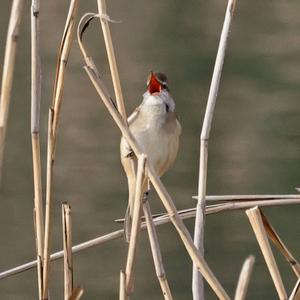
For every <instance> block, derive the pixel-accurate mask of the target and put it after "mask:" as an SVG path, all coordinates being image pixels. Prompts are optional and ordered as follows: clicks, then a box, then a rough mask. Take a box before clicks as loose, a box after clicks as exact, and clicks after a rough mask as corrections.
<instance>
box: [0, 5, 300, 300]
mask: <svg viewBox="0 0 300 300" xmlns="http://www.w3.org/2000/svg"><path fill="white" fill-rule="evenodd" d="M67 2H68V1H64V2H62V1H57V0H52V1H42V4H41V31H42V39H41V42H42V63H43V91H42V94H43V99H42V101H43V104H42V112H41V138H42V151H43V172H44V173H43V174H44V178H43V180H44V181H45V153H46V132H47V113H48V107H49V105H50V103H51V97H52V87H53V78H54V72H55V62H56V53H57V49H58V46H59V43H60V38H61V35H62V31H63V26H64V19H65V16H66V13H67V6H68V3H67ZM94 2H96V1H94ZM94 2H93V3H91V1H82V4H81V9H80V14H81V15H82V14H83V13H84V12H86V11H96V4H95V3H94ZM10 4H11V1H8V0H4V1H1V4H0V8H1V10H0V25H1V27H0V28H1V30H0V41H1V42H0V57H1V59H0V63H1V64H2V57H3V54H4V46H5V38H6V29H7V23H8V18H9V12H10ZM108 4H109V5H108V7H109V12H110V15H111V17H112V18H113V19H117V20H122V23H121V24H112V25H111V28H112V34H113V39H114V42H115V48H116V55H117V59H118V64H119V69H120V77H121V80H122V86H123V91H124V96H125V99H126V105H127V110H128V112H130V111H132V109H133V108H134V107H135V106H137V105H138V104H139V102H140V100H141V95H142V93H143V92H144V89H145V80H146V77H147V75H148V73H149V71H150V70H161V71H164V72H166V73H167V74H168V75H169V78H170V86H171V91H172V94H173V96H174V98H175V100H176V103H177V112H178V115H179V116H180V120H181V123H182V125H183V135H182V140H181V147H180V152H179V155H178V159H177V162H176V164H175V166H174V167H173V169H172V171H170V172H169V173H168V174H167V175H166V176H165V177H164V178H163V181H164V183H165V184H166V186H167V188H168V190H169V191H170V194H171V195H172V196H173V197H174V199H175V202H176V205H177V207H178V208H187V207H191V206H193V205H194V204H195V203H194V200H192V198H191V197H192V195H195V194H196V191H197V173H198V156H199V132H200V130H201V124H202V119H203V114H204V109H205V105H206V99H207V95H208V89H209V84H210V79H211V74H212V70H213V64H214V59H215V55H216V50H217V45H218V41H219V34H220V30H221V26H222V22H223V16H224V11H225V2H224V1H223V2H221V1H216V0H212V1H171V0H169V1H151V2H144V1H136V0H132V1H116V0H113V1H109V3H108ZM29 8H30V7H29V4H28V3H27V4H26V5H25V15H24V19H23V22H22V30H21V36H20V44H19V51H18V54H17V68H16V73H15V80H14V86H13V94H12V106H11V111H10V118H9V128H8V132H7V137H8V139H7V146H6V153H5V154H6V155H5V166H4V180H3V186H2V190H1V192H0V197H1V205H2V206H1V207H2V209H1V211H0V220H1V226H0V237H1V241H2V242H1V246H0V257H1V258H0V270H1V271H2V270H5V269H8V268H10V267H14V266H16V265H18V264H22V263H25V262H27V261H29V260H32V259H33V258H34V255H35V244H34V239H33V222H32V208H33V186H32V162H31V142H30V68H29V67H30V19H29ZM299 11H300V3H299V1H296V0H292V1H289V2H282V1H275V2H274V1H273V2H270V1H258V2H249V1H248V2H246V1H241V2H238V3H237V9H236V15H235V17H234V21H233V26H232V31H231V37H230V42H229V47H228V52H227V57H226V61H225V65H224V72H223V77H222V82H221V88H220V92H219V98H218V103H217V106H216V114H215V119H214V124H213V128H212V135H211V141H210V146H209V170H208V192H209V194H240V193H243V194H247V193H250V194H251V193H294V192H295V191H294V187H296V186H299V184H300V183H299V177H300V169H299V163H300V156H299V148H300V129H299V125H300V121H299V117H298V116H299V113H300V105H299V99H300V85H299V78H300V72H299V70H300V60H299V50H300V37H299V36H300V35H299V28H300V13H299ZM99 30H100V27H99V24H98V23H97V22H95V23H94V24H93V25H92V26H91V28H90V29H89V33H88V34H87V36H86V39H87V40H88V44H89V48H90V49H91V52H92V53H93V55H94V56H95V57H96V62H97V64H98V66H99V69H100V71H101V73H102V74H103V76H104V79H105V81H106V82H107V83H108V84H109V82H110V75H109V68H108V64H107V61H106V54H105V51H104V48H103V40H102V35H101V33H99ZM82 66H83V60H82V57H81V54H80V52H79V49H78V45H77V42H75V43H74V46H73V48H72V51H71V56H70V61H69V64H68V73H67V78H66V85H65V93H64V103H63V107H62V115H61V122H60V126H59V136H58V144H57V158H56V162H55V176H54V203H55V204H54V211H53V216H54V234H53V245H52V246H53V247H52V248H53V250H58V249H61V247H62V239H61V217H60V203H61V202H62V201H70V202H71V204H72V212H73V231H74V236H73V241H74V244H77V243H79V242H82V241H85V240H88V239H90V238H94V237H96V236H99V235H101V234H104V233H108V232H110V231H113V230H116V229H118V228H120V226H119V225H117V224H115V223H114V222H113V220H114V219H116V218H119V217H122V216H123V215H124V211H125V207H126V198H127V186H126V179H125V176H124V174H123V171H122V168H121V165H120V162H119V153H118V151H119V149H118V147H119V139H120V134H119V132H118V130H117V128H116V126H115V125H114V123H113V122H112V120H111V118H110V117H109V116H108V114H107V112H106V111H105V108H104V106H103V105H102V103H101V102H100V101H99V100H98V98H97V95H96V92H95V91H94V89H93V88H92V85H91V83H90V82H89V80H88V78H87V76H86V74H85V73H84V71H83V69H82ZM1 67H2V65H1ZM109 86H110V88H111V85H109ZM151 197H152V200H151V205H152V207H153V211H161V210H162V206H161V205H160V204H159V202H158V200H157V198H156V197H155V195H154V194H153V195H152V196H151ZM264 211H265V213H266V215H267V216H268V217H269V219H270V221H271V222H272V224H273V225H274V227H275V228H276V229H277V230H278V232H279V234H280V235H281V236H282V238H283V240H284V241H285V242H286V243H287V245H288V246H289V248H290V250H291V251H292V252H293V253H294V254H295V255H296V257H297V254H298V251H299V236H300V230H299V228H300V220H299V217H298V215H299V211H300V210H299V208H298V207H296V206H293V207H284V208H283V207H282V208H272V209H265V210H264ZM186 224H187V225H188V227H189V229H190V230H191V232H192V228H193V227H192V225H193V221H187V222H186ZM158 234H159V238H160V242H161V247H162V252H163V258H164V262H165V268H166V272H167V275H168V279H169V282H170V287H171V290H172V292H173V295H174V298H175V299H191V295H192V294H191V261H190V259H189V257H188V255H187V254H186V251H185V249H184V247H183V246H182V245H181V244H180V242H179V239H178V236H177V234H176V232H175V230H174V228H173V227H172V226H171V225H165V226H163V227H160V228H159V230H158ZM205 234H206V236H205V245H206V246H205V248H206V258H207V261H208V263H209V265H210V266H211V268H212V269H213V271H214V272H215V274H216V275H217V277H218V278H219V279H220V281H221V282H222V284H223V285H224V287H225V289H226V290H227V291H228V293H229V294H230V295H233V293H234V290H235V286H236V282H237V278H238V274H239V271H240V268H241V265H242V262H243V260H244V259H245V258H246V257H247V256H248V255H249V254H251V253H253V254H255V256H256V264H255V268H254V272H253V277H252V280H251V283H250V287H249V299H275V298H276V297H277V296H276V292H275V289H274V286H273V283H272V280H271V278H270V275H269V273H268V270H267V268H266V266H265V264H264V261H263V258H262V256H261V253H260V250H259V248H258V246H257V243H256V240H255V237H254V235H253V232H252V230H251V228H250V226H249V223H248V220H247V218H246V216H245V214H244V212H233V213H224V214H219V215H215V216H209V217H208V218H207V223H206V233H205ZM274 252H275V254H276V251H274ZM125 253H126V245H125V243H124V242H123V241H122V240H118V241H114V242H110V243H107V244H105V245H102V246H99V247H95V248H93V249H90V250H87V251H85V252H84V253H81V254H76V255H75V256H74V264H75V265H74V269H75V282H76V284H80V285H82V286H83V287H84V289H85V296H84V297H83V299H117V297H118V287H119V270H120V268H121V266H122V267H123V265H124V260H125ZM276 258H277V260H278V264H279V267H280V270H281V272H282V276H283V278H284V283H285V285H286V288H287V290H288V292H290V291H291V289H292V287H293V285H294V284H295V281H296V278H295V276H294V275H293V273H292V272H291V270H290V269H289V267H288V266H287V264H286V263H285V261H284V259H283V258H282V257H280V256H277V255H276ZM51 275H52V279H51V296H52V299H61V298H62V291H63V290H62V288H63V287H62V281H63V280H62V279H63V275H62V262H56V263H54V264H53V266H52V273H51ZM36 291H37V289H36V273H35V270H31V271H28V272H26V273H23V274H19V275H16V276H14V277H12V278H8V279H4V280H2V281H0V299H13V300H15V299H34V298H37V292H36ZM206 294H207V299H215V296H214V295H213V293H212V292H211V290H210V288H209V287H208V286H207V288H206ZM132 299H145V300H146V299H162V296H161V294H160V289H159V285H158V283H157V279H156V277H155V273H154V269H153V265H152V259H151V254H150V252H149V247H148V240H147V237H146V235H145V234H143V235H142V238H141V242H140V248H139V258H138V265H137V279H136V292H135V294H134V296H133V297H132Z"/></svg>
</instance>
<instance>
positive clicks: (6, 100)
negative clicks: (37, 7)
mask: <svg viewBox="0 0 300 300" xmlns="http://www.w3.org/2000/svg"><path fill="white" fill-rule="evenodd" d="M23 5H24V0H14V1H13V2H12V7H11V13H10V18H9V24H8V30H7V37H6V46H5V54H4V62H3V70H2V82H1V93H0V183H1V181H2V169H3V159H4V147H5V137H6V128H7V121H8V113H9V105H10V98H11V88H12V82H13V73H14V68H15V57H16V51H17V43H18V40H19V29H20V23H21V17H22V11H23Z"/></svg>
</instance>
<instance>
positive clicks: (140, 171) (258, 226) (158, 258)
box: [0, 0, 300, 300]
mask: <svg viewBox="0 0 300 300" xmlns="http://www.w3.org/2000/svg"><path fill="white" fill-rule="evenodd" d="M96 3H97V8H98V12H97V13H86V14H85V15H83V17H82V18H81V20H80V21H79V23H78V26H77V39H78V44H79V48H80V50H81V53H82V56H83V60H84V63H85V65H84V70H85V72H86V74H87V76H88V78H89V79H90V81H91V83H92V86H93V87H94V88H95V90H96V92H97V93H98V95H99V98H100V100H101V103H102V104H104V106H105V108H106V109H107V112H108V113H109V114H110V116H111V117H112V119H113V121H114V123H115V124H116V125H117V127H118V128H119V130H120V132H121V134H122V136H123V137H124V138H125V139H126V140H127V142H128V143H129V145H130V147H131V148H132V149H133V151H134V153H135V155H136V157H137V159H138V166H137V170H136V180H135V199H134V210H133V218H132V227H131V232H130V239H129V244H128V249H127V259H126V264H125V270H122V268H120V269H121V270H120V285H119V299H120V300H125V299H126V300H129V299H130V297H131V295H132V294H133V293H134V281H135V264H136V260H137V259H138V257H139V255H138V254H139V252H138V243H139V235H140V234H141V231H144V230H147V233H148V237H149V247H150V249H151V253H152V257H153V266H154V268H155V272H156V276H157V279H158V282H159V284H160V287H161V294H162V296H163V298H164V299H166V300H171V299H173V293H172V290H171V286H170V285H169V282H168V280H167V275H166V272H165V268H164V264H163V258H162V251H161V247H160V244H159V238H158V235H157V231H156V227H157V226H160V225H163V224H166V223H170V222H171V223H172V224H173V226H174V227H175V229H176V230H177V233H178V235H179V237H180V239H181V242H182V244H183V245H184V246H185V248H186V251H187V253H188V255H189V256H190V258H191V260H192V263H193V279H192V290H193V299H194V300H204V299H205V292H204V282H203V278H204V279H205V280H206V281H207V283H208V284H209V286H210V287H211V288H212V290H213V291H214V293H215V294H216V296H217V298H218V299H224V300H228V299H232V298H233V297H230V296H229V294H228V293H227V292H226V290H225V289H224V287H223V286H222V284H221V283H220V281H219V280H218V279H217V277H216V276H215V274H214V273H213V271H212V270H211V268H210V267H209V265H208V263H207V262H206V260H205V259H204V248H205V247H204V229H205V226H204V225H205V218H206V215H212V214H219V213H227V212H231V211H235V210H245V212H246V215H247V216H248V219H249V221H250V224H251V226H252V229H253V232H254V234H255V236H256V238H257V242H258V245H259V247H260V249H261V251H262V254H263V257H264V259H265V262H266V265H267V267H268V270H269V272H270V275H271V278H272V280H273V282H274V286H275V289H276V291H277V293H278V297H279V299H288V293H287V291H286V289H285V287H284V284H283V280H282V277H281V274H280V270H279V268H278V265H277V263H276V260H275V258H274V255H273V252H272V249H271V246H270V241H271V242H272V243H273V244H274V245H275V247H276V248H277V249H278V251H279V252H280V253H281V254H282V255H283V256H284V258H285V259H286V261H287V262H288V264H289V266H290V267H291V269H292V270H293V272H294V273H295V275H296V279H297V282H296V283H295V286H294V289H293V291H292V293H291V294H290V296H289V299H290V300H292V299H298V298H299V294H300V292H299V290H300V288H299V286H300V283H299V282H300V281H299V278H300V264H299V262H298V261H297V259H296V258H295V256H293V254H292V253H291V252H290V250H289V249H288V247H287V246H286V245H285V244H284V242H283V240H282V239H281V238H280V237H279V235H278V233H277V232H276V231H275V229H274V228H273V227H272V225H271V223H270V222H269V220H268V218H267V217H266V215H265V214H264V213H263V212H262V210H261V208H262V207H270V206H283V205H296V204H300V196H299V195H297V194H296V195H295V194H291V195H289V194H287V195H207V192H206V186H207V162H208V143H209V138H210V130H211V127H212V122H213V115H214V110H215V105H216V101H217V94H218V90H219V85H220V80H221V75H222V67H223V63H224V58H225V52H226V47H227V43H228V37H229V32H230V26H231V23H232V19H233V13H234V10H235V5H236V1H235V0H228V3H227V8H226V12H225V19H224V24H223V29H222V32H221V36H220V42H219V47H218V52H217V56H216V61H215V67H214V71H213V76H212V81H211V86H210V90H209V95H208V101H207V107H206V111H205V116H204V121H203V126H202V131H201V134H200V157H199V160H200V165H199V178H198V195H197V196H194V198H195V199H196V200H197V205H196V207H192V208H189V209H184V210H180V211H178V210H177V208H176V206H175V204H174V201H173V198H172V197H171V196H170V194H169V192H168V191H167V189H166V188H165V186H164V185H163V184H162V182H161V180H160V178H159V177H158V176H157V174H156V172H155V169H154V168H153V166H152V164H151V161H148V160H147V156H146V154H145V153H143V151H142V149H141V147H140V145H139V144H138V143H137V142H136V140H135V138H134V136H133V135H132V133H131V131H130V130H129V128H128V124H127V114H126V106H125V100H124V97H123V93H122V88H121V82H120V76H119V73H118V67H117V60H116V55H115V51H114V46H113V40H112V36H111V32H110V27H109V23H110V22H113V21H112V20H111V18H110V16H109V14H108V11H107V6H106V2H105V0H97V1H96ZM22 7H23V1H21V0H14V1H13V5H12V11H11V18H10V23H9V29H8V34H7V42H6V50H5V59H4V66H3V76H2V86H1V98H0V99H1V102H0V180H1V170H2V165H3V153H4V145H5V143H4V142H5V133H6V127H7V119H8V110H9V103H10V92H11V87H12V79H13V70H14V60H15V53H16V46H17V37H18V33H19V27H20V20H21V16H22ZM78 7H79V1H78V0H71V1H70V4H69V11H68V15H67V18H66V22H65V28H64V32H63V35H62V41H61V45H60V48H59V51H58V61H57V66H56V75H55V79H54V90H53V101H52V105H51V107H50V108H49V116H48V136H47V143H48V144H47V161H46V166H47V170H46V192H45V196H44V198H45V209H44V210H43V194H42V190H43V189H42V172H41V151H40V126H39V122H40V106H41V84H42V77H41V59H40V56H41V53H40V26H39V14H40V1H39V0H32V4H31V73H32V77H31V138H32V161H33V184H34V205H33V206H34V207H33V208H34V209H33V211H34V228H35V232H34V233H35V239H36V260H33V261H31V262H28V263H26V264H23V265H20V266H18V267H15V268H12V269H9V270H6V271H3V272H1V273H0V279H4V278H7V277H9V276H12V275H15V274H18V273H21V272H24V271H26V270H29V269H32V268H35V267H37V280H38V285H37V286H38V297H39V299H43V300H46V299H49V295H50V292H49V282H50V278H51V273H50V262H51V261H54V260H58V259H60V258H63V261H64V299H70V300H72V299H73V300H75V299H80V298H81V297H82V295H83V288H82V287H76V288H74V284H73V281H74V279H73V278H74V270H73V254H74V253H78V252H81V251H84V250H86V249H89V248H91V247H94V246H97V245H98V246H99V245H102V244H104V243H107V242H109V241H112V240H115V239H119V238H122V237H123V234H124V230H123V229H120V230H116V231H114V232H110V233H108V234H105V235H102V236H99V237H97V238H95V239H92V240H89V241H86V242H83V243H81V244H78V245H75V246H72V230H73V229H72V222H71V207H70V205H69V204H67V203H63V204H62V240H63V250H62V251H58V252H56V253H53V254H50V252H51V235H52V234H51V231H52V227H53V224H52V208H53V199H52V198H53V196H52V191H53V176H54V175H53V174H54V173H53V170H54V165H55V152H56V147H57V132H58V124H59V120H60V111H61V106H62V102H63V90H64V82H65V76H66V67H67V62H68V59H69V53H70V50H71V47H72V44H73V37H74V32H75V28H76V25H77V23H76V16H77V12H78ZM95 18H98V19H99V20H100V24H101V29H102V34H103V37H104V44H105V49H106V52H107V58H108V62H109V67H110V72H111V77H112V84H113V88H114V95H115V97H114V98H115V101H114V98H113V97H112V96H111V95H110V94H109V92H108V89H107V88H106V86H105V85H104V83H103V82H102V80H101V77H100V72H99V71H98V69H97V67H96V65H95V63H94V61H93V58H92V57H91V55H90V54H89V52H88V50H87V48H86V46H85V42H84V40H83V37H84V33H85V31H86V30H87V28H88V26H89V24H90V23H91V22H92V20H94V19H95ZM148 181H149V182H151V184H152V186H153V188H154V189H155V190H156V192H157V194H158V196H159V198H160V200H161V202H162V204H163V206H164V208H165V211H166V212H163V213H161V214H156V215H152V213H151V206H150V203H149V201H148V199H147V197H146V194H145V195H143V185H144V184H145V182H148ZM44 215H45V219H44ZM189 218H195V230H194V240H193V239H192V237H191V235H190V233H189V231H188V230H187V228H186V226H185V225H184V223H183V220H185V219H189ZM116 221H117V222H119V223H123V222H124V219H118V220H116ZM75 230H76V228H75ZM254 261H255V258H254V256H253V255H250V256H249V257H248V258H247V259H246V260H245V262H244V264H243V267H242V270H241V273H240V276H239V280H238V282H237V288H236V291H235V295H234V299H235V300H244V299H246V295H247V291H248V286H249V284H250V279H251V275H252V270H253V266H254ZM174 297H176V295H174Z"/></svg>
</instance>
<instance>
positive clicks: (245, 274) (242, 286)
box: [234, 255, 255, 300]
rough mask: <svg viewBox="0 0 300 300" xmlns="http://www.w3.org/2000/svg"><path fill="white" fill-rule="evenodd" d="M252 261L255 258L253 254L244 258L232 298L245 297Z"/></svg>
mask: <svg viewBox="0 0 300 300" xmlns="http://www.w3.org/2000/svg"><path fill="white" fill-rule="evenodd" d="M254 262H255V258H254V256H253V255H250V256H249V257H248V258H247V259H246V260H245V262H244V264H243V267H242V270H241V273H240V277H239V281H238V284H237V287H236V291H235V296H234V300H244V299H245V298H246V295H247V290H248V286H249V282H250V278H251V275H252V270H253V265H254Z"/></svg>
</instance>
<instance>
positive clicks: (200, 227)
mask: <svg viewBox="0 0 300 300" xmlns="http://www.w3.org/2000/svg"><path fill="white" fill-rule="evenodd" d="M234 7H235V0H228V4H227V9H226V13H225V19H224V24H223V28H222V32H221V37H220V42H219V47H218V52H217V57H216V62H215V67H214V72H213V76H212V80H211V85H210V90H209V95H208V100H207V106H206V111H205V116H204V121H203V126H202V131H201V137H200V140H201V142H200V158H199V161H200V165H199V181H198V196H199V198H198V204H197V213H196V219H195V227H194V243H195V245H196V247H197V248H198V249H199V251H200V253H201V254H202V256H203V255H204V223H205V221H204V220H205V205H206V203H205V196H206V182H207V158H208V141H209V136H210V128H211V125H212V120H213V114H214V109H215V104H216V101H217V95H218V90H219V85H220V79H221V74H222V69H223V63H224V57H225V52H226V47H227V41H228V36H229V32H230V25H231V21H232V17H233V12H234ZM193 299H194V300H200V299H204V286H203V279H202V276H201V274H200V273H199V270H198V269H197V266H196V264H194V267H193Z"/></svg>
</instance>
